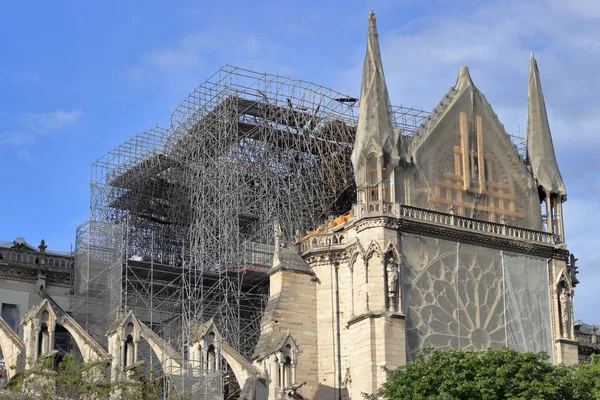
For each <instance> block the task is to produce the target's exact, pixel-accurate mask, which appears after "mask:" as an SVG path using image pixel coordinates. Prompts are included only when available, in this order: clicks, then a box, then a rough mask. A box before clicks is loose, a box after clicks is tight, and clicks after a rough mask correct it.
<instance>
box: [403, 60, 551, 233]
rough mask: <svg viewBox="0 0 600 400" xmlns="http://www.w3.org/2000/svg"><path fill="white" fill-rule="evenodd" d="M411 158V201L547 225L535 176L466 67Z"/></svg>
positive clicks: (425, 126) (493, 219) (418, 139)
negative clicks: (540, 211)
mask: <svg viewBox="0 0 600 400" xmlns="http://www.w3.org/2000/svg"><path fill="white" fill-rule="evenodd" d="M411 160H412V164H411V165H410V167H409V169H410V170H412V174H408V176H409V178H408V179H411V178H412V180H413V182H412V183H413V184H412V187H411V189H410V193H409V194H408V196H407V197H408V200H409V204H410V205H413V206H416V207H421V208H428V209H434V210H437V211H442V212H454V213H455V214H457V215H461V216H465V217H470V218H476V219H480V220H486V221H491V222H506V223H508V224H510V225H516V226H522V227H527V228H531V229H541V221H540V219H539V218H536V217H535V216H537V215H539V205H538V204H539V197H538V194H537V189H536V186H535V183H534V180H533V177H532V175H531V173H530V172H529V171H528V169H527V167H526V166H525V164H524V162H523V160H522V159H521V158H520V156H519V154H518V152H517V149H516V147H515V146H514V145H513V144H512V142H511V140H510V138H509V136H508V134H507V133H506V131H505V130H504V126H503V125H502V124H501V123H500V121H499V120H498V117H497V115H496V114H495V113H494V111H493V109H492V107H491V105H490V104H489V103H488V102H487V100H486V99H485V96H484V95H483V94H482V93H481V92H480V91H479V90H478V89H477V87H476V86H475V85H474V84H473V81H472V80H471V77H470V75H469V72H468V69H467V68H466V67H462V68H461V69H460V71H459V76H458V79H457V83H456V85H455V86H454V87H453V88H452V89H451V90H450V91H449V92H448V94H446V96H445V97H444V98H443V99H442V101H441V102H440V103H439V104H438V106H437V107H436V108H435V109H434V111H433V112H432V116H431V117H430V118H429V119H428V121H427V122H426V123H424V124H423V125H422V126H421V128H420V129H419V131H418V132H417V134H416V135H415V137H414V139H413V141H412V144H411ZM536 203H537V204H536Z"/></svg>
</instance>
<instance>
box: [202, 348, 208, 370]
mask: <svg viewBox="0 0 600 400" xmlns="http://www.w3.org/2000/svg"><path fill="white" fill-rule="evenodd" d="M208 367H209V365H208V350H207V349H206V348H204V347H203V348H202V369H204V370H206V371H208Z"/></svg>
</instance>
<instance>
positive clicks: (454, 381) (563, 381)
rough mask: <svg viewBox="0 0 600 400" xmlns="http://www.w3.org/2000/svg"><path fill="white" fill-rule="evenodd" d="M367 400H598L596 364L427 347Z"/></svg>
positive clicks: (598, 365)
mask: <svg viewBox="0 0 600 400" xmlns="http://www.w3.org/2000/svg"><path fill="white" fill-rule="evenodd" d="M365 397H366V398H369V399H387V400H391V399H394V400H403V399H411V400H434V399H440V400H442V399H443V400H450V399H461V400H463V399H465V400H466V399H481V400H503V399H507V400H517V399H519V400H520V399H523V400H534V399H539V400H563V399H565V400H566V399H569V400H570V399H573V400H588V399H600V361H599V360H598V359H594V360H593V362H592V363H591V364H589V365H576V366H572V367H565V366H555V365H553V364H551V363H549V362H548V356H547V355H546V354H545V353H527V352H526V353H520V352H518V351H516V350H512V349H502V350H491V349H490V350H487V351H483V352H474V351H465V350H434V349H426V350H424V351H423V352H421V353H420V354H419V355H418V357H417V359H416V360H415V361H413V362H411V363H408V364H407V365H405V366H402V367H400V368H398V369H396V370H394V371H388V379H387V382H386V383H385V384H384V385H383V386H382V387H381V389H380V390H379V391H378V392H377V393H375V394H373V395H365Z"/></svg>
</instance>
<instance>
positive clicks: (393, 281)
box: [385, 257, 398, 312]
mask: <svg viewBox="0 0 600 400" xmlns="http://www.w3.org/2000/svg"><path fill="white" fill-rule="evenodd" d="M385 269H386V272H387V281H388V298H389V306H390V307H389V308H390V311H391V312H396V291H397V286H398V263H397V262H396V260H394V259H393V258H392V257H390V258H388V259H387V261H386V266H385Z"/></svg>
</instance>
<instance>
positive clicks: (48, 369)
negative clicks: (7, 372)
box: [0, 354, 180, 400]
mask: <svg viewBox="0 0 600 400" xmlns="http://www.w3.org/2000/svg"><path fill="white" fill-rule="evenodd" d="M107 373H108V371H107V365H106V363H105V362H102V361H100V362H88V363H84V362H81V361H79V360H77V359H76V358H75V357H74V356H73V355H72V354H65V355H64V357H63V358H62V359H61V360H60V361H59V362H58V364H55V363H54V361H53V360H52V359H51V358H46V359H44V360H43V361H41V362H40V363H39V364H38V366H37V367H35V368H34V369H33V370H31V371H29V372H26V373H24V374H21V375H20V376H18V377H17V378H16V379H13V380H11V382H9V386H8V389H10V390H12V391H13V392H18V393H20V396H19V397H18V398H19V399H29V398H31V399H43V400H50V399H94V400H103V399H107V400H108V399H114V398H119V399H123V400H138V399H141V400H159V399H163V381H162V380H155V381H150V380H148V379H147V378H146V376H145V374H143V373H141V371H139V370H134V371H132V374H133V375H135V377H134V378H133V381H135V382H137V383H136V384H135V385H132V384H131V382H117V383H115V382H110V381H109V380H108V378H107ZM3 396H4V397H3ZM3 398H14V397H6V394H0V399H3ZM167 398H171V397H170V396H167ZM177 398H178V399H179V398H180V396H179V397H177Z"/></svg>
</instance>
